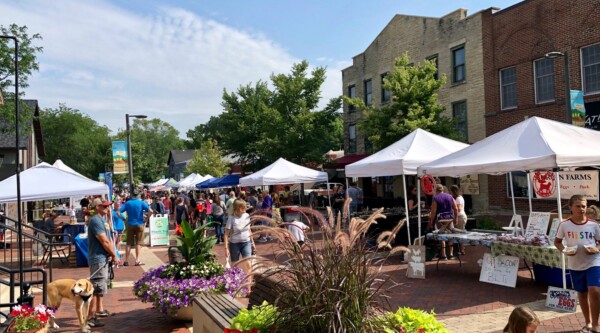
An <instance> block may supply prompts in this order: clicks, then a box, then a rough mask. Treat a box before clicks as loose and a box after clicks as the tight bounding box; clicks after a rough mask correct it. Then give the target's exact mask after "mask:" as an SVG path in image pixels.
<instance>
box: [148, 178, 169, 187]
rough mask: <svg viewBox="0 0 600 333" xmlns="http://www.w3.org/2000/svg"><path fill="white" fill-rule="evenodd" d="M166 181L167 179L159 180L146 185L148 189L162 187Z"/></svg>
mask: <svg viewBox="0 0 600 333" xmlns="http://www.w3.org/2000/svg"><path fill="white" fill-rule="evenodd" d="M168 181H169V179H167V178H163V179H159V180H157V181H155V182H154V183H150V184H148V188H153V187H157V186H161V185H164V184H166V183H167V182H168Z"/></svg>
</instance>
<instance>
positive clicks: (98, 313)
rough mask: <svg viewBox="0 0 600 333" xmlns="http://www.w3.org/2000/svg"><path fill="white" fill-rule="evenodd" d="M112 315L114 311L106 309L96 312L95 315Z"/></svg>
mask: <svg viewBox="0 0 600 333" xmlns="http://www.w3.org/2000/svg"><path fill="white" fill-rule="evenodd" d="M112 315H114V313H112V312H110V311H108V310H106V309H104V310H102V311H98V312H96V316H98V317H109V316H112Z"/></svg>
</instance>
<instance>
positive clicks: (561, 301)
mask: <svg viewBox="0 0 600 333" xmlns="http://www.w3.org/2000/svg"><path fill="white" fill-rule="evenodd" d="M546 307H548V308H551V309H556V310H561V311H566V312H577V292H576V291H575V290H569V289H562V288H557V287H552V286H550V287H548V295H547V296H546Z"/></svg>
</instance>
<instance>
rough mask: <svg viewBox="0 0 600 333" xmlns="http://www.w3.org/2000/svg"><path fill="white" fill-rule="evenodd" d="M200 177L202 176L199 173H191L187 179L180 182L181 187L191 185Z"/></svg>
mask: <svg viewBox="0 0 600 333" xmlns="http://www.w3.org/2000/svg"><path fill="white" fill-rule="evenodd" d="M198 176H200V175H198V174H197V173H190V174H189V175H187V177H185V178H183V179H182V180H180V181H179V187H186V186H188V185H189V184H191V181H192V180H193V179H194V178H196V177H198ZM200 177H202V176H200Z"/></svg>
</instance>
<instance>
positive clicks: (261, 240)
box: [256, 237, 268, 243]
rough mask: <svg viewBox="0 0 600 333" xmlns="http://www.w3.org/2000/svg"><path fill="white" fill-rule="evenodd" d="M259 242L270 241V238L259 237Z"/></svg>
mask: <svg viewBox="0 0 600 333" xmlns="http://www.w3.org/2000/svg"><path fill="white" fill-rule="evenodd" d="M256 241H257V242H259V243H266V242H268V240H267V239H266V238H265V237H258V239H257V240H256Z"/></svg>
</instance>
